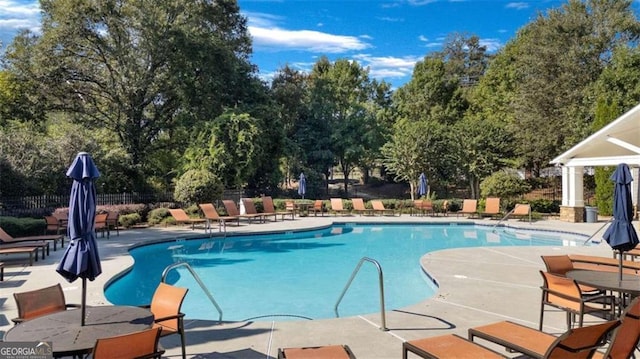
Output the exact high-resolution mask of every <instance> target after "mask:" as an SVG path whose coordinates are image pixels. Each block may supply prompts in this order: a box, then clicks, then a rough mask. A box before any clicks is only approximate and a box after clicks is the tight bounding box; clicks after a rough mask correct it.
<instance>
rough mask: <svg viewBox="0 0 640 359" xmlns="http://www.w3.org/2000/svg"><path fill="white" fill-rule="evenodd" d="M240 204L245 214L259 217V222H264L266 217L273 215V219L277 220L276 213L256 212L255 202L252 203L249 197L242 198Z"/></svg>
mask: <svg viewBox="0 0 640 359" xmlns="http://www.w3.org/2000/svg"><path fill="white" fill-rule="evenodd" d="M242 205H243V206H244V211H245V214H246V215H247V216H255V218H259V219H260V221H261V222H263V223H264V222H266V220H267V217H271V216H273V220H274V221H278V215H277V214H276V213H275V212H267V211H264V212H258V210H257V209H256V204H255V203H253V200H252V199H251V198H243V199H242Z"/></svg>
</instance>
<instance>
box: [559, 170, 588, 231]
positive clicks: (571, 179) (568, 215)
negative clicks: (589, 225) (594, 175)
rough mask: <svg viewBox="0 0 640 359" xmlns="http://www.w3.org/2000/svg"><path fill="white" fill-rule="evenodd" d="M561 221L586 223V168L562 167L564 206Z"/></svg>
mask: <svg viewBox="0 0 640 359" xmlns="http://www.w3.org/2000/svg"><path fill="white" fill-rule="evenodd" d="M560 219H561V220H563V221H568V222H584V168H583V167H582V166H576V167H562V206H561V207H560Z"/></svg>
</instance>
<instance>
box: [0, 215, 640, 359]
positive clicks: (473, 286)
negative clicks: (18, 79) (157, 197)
mask: <svg viewBox="0 0 640 359" xmlns="http://www.w3.org/2000/svg"><path fill="white" fill-rule="evenodd" d="M425 221H427V222H456V221H464V222H468V221H470V220H468V219H464V218H459V219H457V218H455V217H411V216H408V215H402V216H400V217H368V216H348V217H341V216H338V217H334V216H330V217H327V216H325V217H305V218H298V217H296V219H295V220H294V221H291V220H286V221H278V222H268V223H265V224H251V225H242V226H240V227H232V226H229V227H227V230H228V231H229V232H231V233H237V232H255V231H260V232H263V231H283V230H294V229H298V228H314V227H322V226H327V225H330V224H331V223H333V222H349V223H359V222H405V223H412V222H415V223H421V222H425ZM475 222H476V223H481V224H486V225H494V224H495V223H497V221H495V220H489V219H486V220H475ZM636 223H637V222H636ZM506 224H507V225H509V226H514V227H522V228H540V229H550V230H559V231H568V232H575V233H582V234H586V235H591V234H593V233H594V232H595V231H596V230H598V229H599V228H600V227H601V226H602V225H603V224H604V222H599V223H567V222H560V221H557V220H542V221H538V222H535V223H533V224H529V223H527V222H520V221H517V220H509V221H507V222H506ZM634 224H635V223H634ZM216 230H217V229H215V228H214V233H216V232H215V231H216ZM602 233H603V232H600V233H599V235H598V236H596V237H595V239H600V238H601V235H602ZM202 236H205V231H204V230H203V229H198V228H196V229H195V230H193V231H192V230H191V226H184V227H167V228H145V229H129V230H123V231H120V235H119V236H114V235H112V236H111V237H110V239H105V238H99V239H98V244H99V247H100V255H101V259H102V269H103V273H102V275H100V276H99V277H98V278H96V280H95V281H93V282H87V283H88V285H87V287H88V291H87V304H88V305H108V304H110V303H108V302H107V301H106V299H105V298H104V295H103V287H104V285H105V283H106V282H107V281H108V280H109V279H110V278H111V277H113V276H114V275H115V274H117V273H119V272H120V271H122V270H123V268H126V267H128V266H130V265H131V264H132V263H133V262H132V260H131V258H130V257H129V256H128V255H127V248H128V247H129V246H131V245H132V244H136V243H140V242H144V241H149V240H156V239H160V238H178V237H180V238H186V237H200V238H201V237H202ZM63 253H64V251H61V250H60V249H58V251H56V252H53V251H52V252H51V255H50V256H49V257H47V258H46V259H45V260H43V261H38V262H37V263H35V264H34V265H33V266H26V265H23V264H18V263H17V262H16V263H15V264H14V263H12V261H11V260H7V259H8V258H2V259H1V260H2V261H3V262H5V263H6V264H5V265H6V268H5V280H4V281H3V282H0V306H1V307H2V316H1V317H0V318H1V319H0V332H1V333H0V334H2V335H4V333H5V332H6V331H7V330H9V329H10V328H11V327H12V324H11V321H10V320H11V318H13V317H15V316H16V315H17V311H16V307H15V302H14V299H13V296H12V293H13V292H22V291H26V290H31V289H37V288H41V287H45V286H48V285H53V284H56V283H60V284H61V285H62V286H63V288H64V292H65V296H66V299H67V302H69V303H78V302H79V301H80V296H81V284H80V283H79V281H76V282H74V283H67V282H66V281H65V280H64V279H63V278H62V277H61V276H59V275H58V274H57V273H56V272H55V266H56V264H57V262H58V260H59V258H60V257H61V256H62V254H63ZM564 253H572V254H590V255H600V256H605V257H611V256H612V251H611V249H610V247H609V246H608V244H607V243H605V242H602V243H600V244H599V245H593V246H590V247H585V246H581V245H579V246H574V247H561V246H557V247H556V246H554V247H550V246H547V247H491V248H465V249H451V250H442V251H438V252H433V253H429V254H426V255H425V256H423V257H422V260H421V265H422V266H423V267H424V268H425V269H426V270H427V271H428V272H429V273H430V274H431V275H432V276H433V277H434V278H435V279H436V280H437V281H438V283H439V285H440V289H439V291H438V293H437V294H436V295H435V296H434V297H433V298H428V299H425V300H424V301H422V302H420V303H417V304H415V305H412V306H409V307H406V308H402V309H399V310H391V311H387V313H386V321H387V327H388V328H389V330H388V331H382V330H380V329H379V326H380V313H374V314H369V315H364V316H357V317H348V318H340V319H328V320H314V321H287V322H277V321H262V322H226V323H223V324H221V325H220V324H218V323H217V322H211V321H202V320H194V319H192V318H186V321H185V327H186V344H187V357H189V358H243V359H244V358H248V359H251V358H276V357H277V349H278V348H280V347H298V346H320V345H329V344H348V345H349V346H350V347H351V349H352V350H353V352H354V354H355V355H356V357H358V358H372V359H375V358H398V357H400V356H401V349H402V342H403V341H406V340H413V339H417V338H422V337H430V336H437V335H442V334H451V333H456V334H459V335H461V336H465V337H466V336H467V329H468V328H470V327H473V326H478V325H483V324H487V323H491V322H494V321H499V320H505V319H507V320H512V321H515V322H518V323H521V324H524V325H527V326H531V327H537V326H538V316H539V310H540V285H541V284H542V278H541V276H540V274H539V273H538V271H539V270H541V269H544V264H543V262H542V260H541V259H540V255H542V254H564ZM416 265H419V264H418V263H416ZM158 275H159V274H158ZM213 295H214V296H221V295H224V293H215V292H213ZM284 295H286V293H285V294H284ZM211 310H212V311H213V310H215V309H214V308H213V306H212V308H211ZM222 310H223V311H224V308H222ZM585 320H586V321H587V324H589V321H590V320H592V317H589V316H587V317H586V318H585ZM565 329H566V328H565V315H564V313H563V312H559V311H558V312H557V313H549V314H547V315H546V317H545V331H547V332H550V333H561V332H564V331H565ZM161 343H162V345H163V347H164V348H165V349H166V353H165V355H164V356H163V357H167V358H177V357H180V351H181V350H180V339H179V337H178V336H168V337H165V338H162V339H161ZM483 344H484V343H483ZM495 349H498V350H501V349H500V348H498V347H496V348H495ZM501 352H502V353H505V354H506V352H504V351H503V350H502V351H501ZM514 356H515V355H514ZM410 357H411V356H410Z"/></svg>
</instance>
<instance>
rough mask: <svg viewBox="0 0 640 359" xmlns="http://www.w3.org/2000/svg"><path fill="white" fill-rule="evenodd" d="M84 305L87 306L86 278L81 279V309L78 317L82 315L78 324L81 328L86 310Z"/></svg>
mask: <svg viewBox="0 0 640 359" xmlns="http://www.w3.org/2000/svg"><path fill="white" fill-rule="evenodd" d="M86 304H87V278H82V300H81V302H80V306H81V308H82V309H81V313H80V315H82V317H81V319H80V323H81V325H82V326H83V327H84V317H85V313H86V309H87V308H86V307H87V306H86Z"/></svg>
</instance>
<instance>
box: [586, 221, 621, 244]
mask: <svg viewBox="0 0 640 359" xmlns="http://www.w3.org/2000/svg"><path fill="white" fill-rule="evenodd" d="M611 221H613V217H611V218H609V220H608V221H607V222H605V224H603V225H602V227H600V228H598V230H597V231H595V232H594V233H593V234H592V235H591V236H590V237H589V238H587V240H586V241H584V243H582V245H583V246H586V245H587V243H589V241H590V240H591V239H592V238H593V237H595V236H596V234H598V232H600V231H601V230H602V228H604V227H606V226H607V224H609V223H611Z"/></svg>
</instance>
